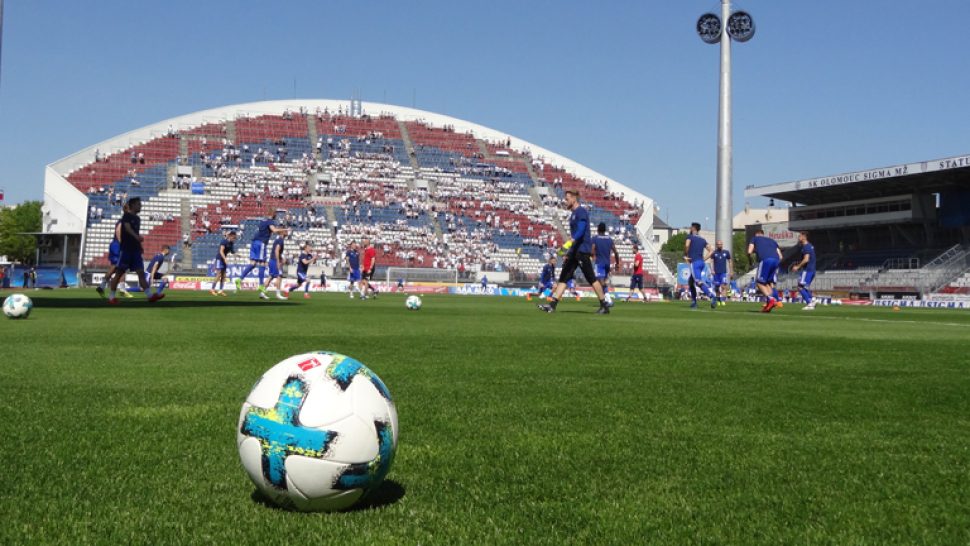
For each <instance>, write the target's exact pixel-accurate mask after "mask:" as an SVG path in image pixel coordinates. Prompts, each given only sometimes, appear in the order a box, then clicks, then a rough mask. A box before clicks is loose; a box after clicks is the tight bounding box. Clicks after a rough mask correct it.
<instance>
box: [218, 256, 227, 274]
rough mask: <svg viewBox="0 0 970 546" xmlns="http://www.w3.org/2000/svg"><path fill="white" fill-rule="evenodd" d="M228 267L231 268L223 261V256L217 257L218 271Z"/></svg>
mask: <svg viewBox="0 0 970 546" xmlns="http://www.w3.org/2000/svg"><path fill="white" fill-rule="evenodd" d="M226 269H229V266H227V265H226V262H224V261H222V258H216V271H225V270H226Z"/></svg>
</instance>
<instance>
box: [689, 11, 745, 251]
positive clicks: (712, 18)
mask: <svg viewBox="0 0 970 546" xmlns="http://www.w3.org/2000/svg"><path fill="white" fill-rule="evenodd" d="M722 21H725V22H726V24H723V25H722V24H721V22H722ZM754 30H755V29H754V19H752V18H751V16H750V15H748V13H747V12H745V11H736V12H734V13H733V14H732V13H731V0H721V16H720V17H718V16H717V14H714V13H705V14H704V15H701V18H700V19H698V20H697V34H699V35H700V37H701V40H703V41H704V42H705V43H708V44H716V43H718V42H720V43H721V93H720V95H721V101H720V108H719V110H718V123H717V205H716V206H717V211H716V212H717V213H716V214H715V215H714V235H715V237H716V238H717V240H719V241H724V247H725V248H733V246H732V245H733V241H734V237H733V227H732V225H731V222H732V221H733V219H734V206H733V196H732V189H731V182H732V181H731V178H732V173H733V170H734V167H733V162H734V152H733V149H732V145H731V40H732V39H733V40H734V41H736V42H742V43H743V42H747V41H748V40H750V39H751V38H752V37H753V36H754Z"/></svg>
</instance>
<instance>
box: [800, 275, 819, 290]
mask: <svg viewBox="0 0 970 546" xmlns="http://www.w3.org/2000/svg"><path fill="white" fill-rule="evenodd" d="M813 280H815V272H814V271H802V276H801V277H799V278H798V286H801V287H802V288H808V287H809V286H812V281H813Z"/></svg>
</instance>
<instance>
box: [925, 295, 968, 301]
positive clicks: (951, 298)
mask: <svg viewBox="0 0 970 546" xmlns="http://www.w3.org/2000/svg"><path fill="white" fill-rule="evenodd" d="M925 299H926V301H948V302H949V301H965V302H970V295H967V294H928V295H927V296H926V298H925Z"/></svg>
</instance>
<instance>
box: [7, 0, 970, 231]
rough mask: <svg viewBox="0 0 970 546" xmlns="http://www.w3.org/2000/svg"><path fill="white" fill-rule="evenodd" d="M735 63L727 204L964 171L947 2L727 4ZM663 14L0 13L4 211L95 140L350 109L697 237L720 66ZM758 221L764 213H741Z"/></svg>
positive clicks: (144, 9)
mask: <svg viewBox="0 0 970 546" xmlns="http://www.w3.org/2000/svg"><path fill="white" fill-rule="evenodd" d="M737 7H740V8H743V9H745V10H747V11H748V12H750V13H751V14H752V15H753V16H754V18H755V21H756V23H757V27H758V30H757V35H756V36H755V38H754V39H753V40H752V41H750V42H748V43H746V44H734V98H735V100H734V119H735V129H734V151H735V156H734V161H735V163H734V165H735V169H734V180H735V209H736V211H737V210H740V209H741V208H743V207H744V203H745V199H744V196H743V188H744V187H745V186H746V185H749V184H753V185H758V186H760V185H765V184H770V183H776V182H784V181H789V180H795V179H801V178H808V177H813V176H821V175H828V174H836V173H841V172H847V171H853V170H859V169H864V168H870V167H879V166H887V165H893V164H897V163H903V162H910V161H921V160H928V159H934V158H937V157H949V156H953V155H959V154H965V153H968V152H970V143H968V133H970V108H968V106H967V97H968V96H970V85H968V84H970V70H968V66H970V64H968V63H970V59H968V56H967V51H968V48H970V46H968V43H967V31H966V28H965V21H967V20H968V18H970V2H967V1H966V0H924V1H923V2H912V1H908V2H903V1H902V0H884V1H880V2H875V1H858V0H853V1H846V0H818V1H814V2H812V1H808V2H794V1H789V0H772V1H768V0H746V1H745V2H743V3H741V4H740V6H737ZM718 8H719V4H718V2H717V1H716V0H704V1H697V2H694V1H684V0H678V1H675V2H645V1H642V0H641V1H636V2H632V1H630V2H605V3H598V4H597V3H592V2H575V1H563V0H559V1H535V2H507V1H504V0H493V1H491V2H476V3H470V2H453V1H452V2H444V1H440V2H439V1H433V2H432V1H423V0H412V1H409V2H390V1H386V2H368V1H365V2H333V1H315V2H272V3H270V2H250V1H241V0H236V1H232V2H230V1H215V0H212V1H205V2H197V1H196V2H182V1H167V2H130V1H126V2H121V1H99V2H66V1H61V0H57V1H45V2H27V1H24V0H10V1H8V2H6V5H5V13H4V21H3V23H4V24H3V49H2V55H3V57H2V73H0V188H3V189H5V190H6V200H5V203H8V204H9V203H16V202H20V201H22V200H25V199H41V198H42V196H43V170H44V166H45V165H47V164H49V163H51V162H53V161H55V160H57V159H60V158H62V157H64V156H67V155H69V154H71V153H74V152H76V151H78V150H80V149H83V148H85V147H87V146H90V145H93V144H95V143H97V142H99V141H101V140H104V139H107V138H110V137H113V136H116V135H118V134H121V133H124V132H127V131H129V130H131V129H135V128H138V127H141V126H144V125H147V124H150V123H154V122H157V121H161V120H163V119H166V118H170V117H174V116H177V115H181V114H186V113H190V112H195V111H198V110H203V109H207V108H214V107H218V106H225V105H229V104H235V103H240V102H249V101H257V100H262V99H263V98H264V97H265V98H266V99H289V98H293V80H294V79H296V80H297V89H296V94H297V97H298V98H338V99H342V98H347V97H349V96H350V89H351V88H352V87H360V88H361V89H362V98H363V99H364V100H365V101H375V102H381V101H383V99H384V96H385V93H386V97H387V102H388V103H390V104H399V105H404V106H411V104H412V100H413V94H414V93H415V91H416V94H417V103H416V105H417V107H418V108H421V109H425V110H430V111H435V112H441V113H444V114H448V115H451V116H455V117H458V118H461V119H465V120H469V121H472V122H476V123H480V124H482V125H485V126H488V127H492V128H494V129H497V130H500V131H505V132H508V133H510V134H512V135H514V136H516V137H520V138H523V139H525V140H528V141H531V142H534V143H535V144H537V145H540V146H543V147H545V148H548V149H550V150H554V151H556V152H558V153H560V154H562V155H565V156H567V157H570V158H572V159H574V160H576V161H578V162H580V163H583V164H585V165H587V166H589V167H590V168H592V169H595V170H597V171H599V172H601V173H603V174H605V175H607V176H610V177H612V178H614V179H616V180H618V181H620V182H622V183H624V184H627V185H629V186H631V187H633V188H636V189H638V190H640V191H642V192H643V193H644V194H646V195H649V196H651V197H653V198H654V199H655V200H656V201H657V202H658V204H659V205H660V207H661V216H662V217H665V218H666V217H667V215H668V214H669V218H670V222H671V223H672V224H675V225H684V224H687V223H689V222H690V221H693V220H695V219H699V220H701V221H703V219H704V218H705V217H709V218H711V220H710V222H705V227H713V217H714V181H715V164H716V142H717V93H718V47H717V46H709V45H706V44H704V43H703V42H701V41H700V39H699V38H698V37H697V35H696V33H695V31H694V24H695V21H696V20H697V18H698V16H700V15H701V14H702V13H704V12H705V11H709V10H711V9H718ZM752 205H753V206H763V205H764V202H763V201H760V202H759V201H756V202H753V203H752Z"/></svg>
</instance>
